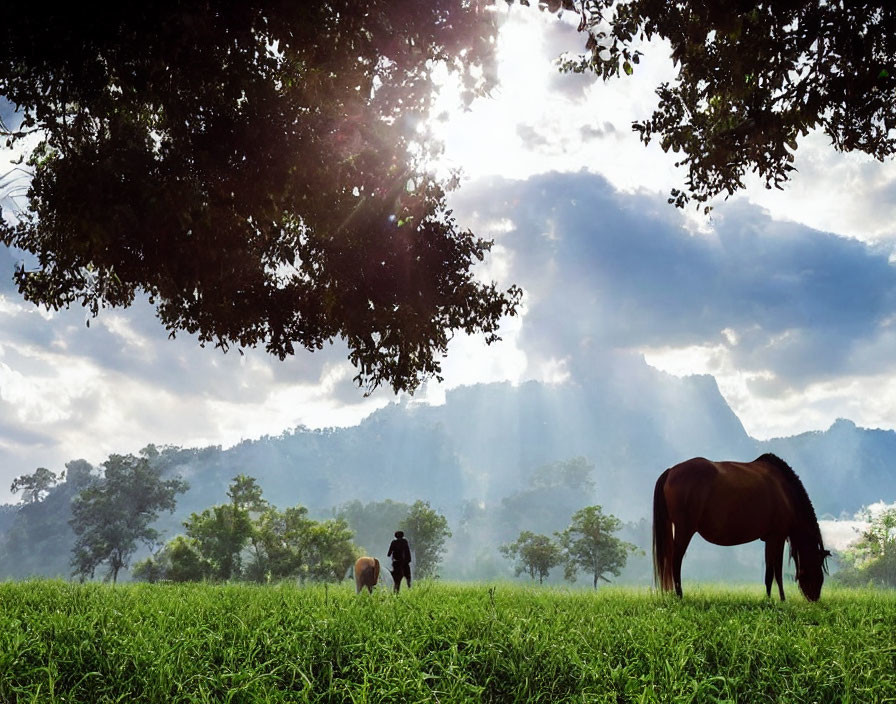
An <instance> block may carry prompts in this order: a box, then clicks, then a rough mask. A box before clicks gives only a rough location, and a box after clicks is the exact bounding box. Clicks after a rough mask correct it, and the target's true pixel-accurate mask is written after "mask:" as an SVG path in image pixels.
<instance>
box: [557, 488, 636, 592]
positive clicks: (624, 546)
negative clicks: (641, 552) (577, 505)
mask: <svg viewBox="0 0 896 704" xmlns="http://www.w3.org/2000/svg"><path fill="white" fill-rule="evenodd" d="M621 526H622V522H621V521H620V520H619V519H618V518H616V516H613V515H610V514H607V515H604V513H603V510H602V509H601V507H600V506H587V507H586V508H583V509H581V510H579V511H576V512H575V513H574V514H573V516H572V520H571V522H570V524H569V527H567V528H566V530H564V531H563V532H562V533H558V534H557V536H558V537H559V539H560V545H561V546H562V548H563V552H564V559H565V562H566V569H565V575H564V576H565V578H566V579H568V580H569V581H571V582H574V581H575V579H576V573H577V572H579V571H580V570H581V571H583V572H585V573H586V574H590V575H591V576H592V579H593V586H594V588H595V589H596V588H597V581H598V580H599V579H602V580H604V581H605V582H609V581H610V580H609V579H608V578H607V577H606V576H605V575H607V574H611V575H613V576H616V577H618V576H619V573H620V572H621V571H622V568H623V567H625V562H626V559H627V557H628V554H629V553H630V552H635V551H637V549H638V548H637V547H636V546H635V545H632V544H631V543H626V542H624V541H622V540H620V539H619V538H617V537H615V536H614V535H613V534H614V533H615V532H617V531H618V530H619V528H620V527H621Z"/></svg>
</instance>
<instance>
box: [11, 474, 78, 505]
mask: <svg viewBox="0 0 896 704" xmlns="http://www.w3.org/2000/svg"><path fill="white" fill-rule="evenodd" d="M64 477H65V472H64V471H63V472H61V473H60V474H59V475H58V476H57V475H56V473H55V472H51V471H50V470H49V469H47V468H46V467H38V468H37V469H36V470H34V474H23V475H22V476H21V477H16V478H15V479H14V480H13V482H12V486H11V487H9V490H10V492H12V493H13V494H16V493H18V492H19V491H21V492H22V503H26V504H29V503H37V502H38V501H40V500H41V499H42V498H43V496H44V494H46V493H47V492H48V491H49V490H50V489H51V488H52V487H53V486H54V485H55V484H56V483H57V482H59V481H61V480H62V479H63V478H64Z"/></svg>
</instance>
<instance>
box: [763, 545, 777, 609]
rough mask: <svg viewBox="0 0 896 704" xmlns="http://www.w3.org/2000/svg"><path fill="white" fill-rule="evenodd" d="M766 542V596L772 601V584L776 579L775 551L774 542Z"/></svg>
mask: <svg viewBox="0 0 896 704" xmlns="http://www.w3.org/2000/svg"><path fill="white" fill-rule="evenodd" d="M764 542H765V596H766V597H768V598H769V599H771V597H772V582H773V581H774V579H775V559H774V549H773V548H772V541H770V540H766V541H764Z"/></svg>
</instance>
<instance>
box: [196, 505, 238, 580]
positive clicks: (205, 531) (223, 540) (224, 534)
mask: <svg viewBox="0 0 896 704" xmlns="http://www.w3.org/2000/svg"><path fill="white" fill-rule="evenodd" d="M184 527H185V528H186V534H187V537H188V538H191V539H192V540H193V541H195V545H196V547H197V549H198V550H199V554H200V555H201V556H202V558H203V559H204V560H207V561H208V563H209V564H210V565H211V566H212V575H211V576H212V578H213V579H217V580H221V581H227V580H230V579H236V578H238V577H239V576H240V567H241V553H242V552H243V548H245V547H246V545H247V544H248V542H249V538H250V536H251V534H252V521H251V519H250V518H249V512H248V511H245V510H241V509H239V508H237V507H236V506H234V505H233V504H220V505H218V506H212V507H211V508H207V509H205V510H204V511H202V512H201V513H192V514H190V517H189V518H188V519H187V520H186V521H184Z"/></svg>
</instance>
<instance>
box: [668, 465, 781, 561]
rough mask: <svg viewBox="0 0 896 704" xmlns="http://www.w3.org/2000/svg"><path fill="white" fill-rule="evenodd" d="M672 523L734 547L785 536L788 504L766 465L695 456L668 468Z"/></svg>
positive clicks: (715, 541) (777, 481)
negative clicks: (712, 459) (715, 460)
mask: <svg viewBox="0 0 896 704" xmlns="http://www.w3.org/2000/svg"><path fill="white" fill-rule="evenodd" d="M664 493H665V497H666V501H667V503H668V506H669V514H670V518H671V519H672V522H673V523H675V524H677V525H682V526H684V525H687V526H688V527H689V528H692V529H693V530H694V531H696V532H699V533H700V535H702V536H703V537H704V538H705V539H706V540H708V541H710V542H712V543H717V544H719V545H738V544H741V543H746V542H750V541H752V540H757V539H765V538H767V537H769V536H771V535H778V534H780V533H782V532H786V530H787V527H788V525H787V524H788V521H789V502H788V500H787V497H786V494H785V493H784V491H783V489H782V487H781V485H780V481H779V480H778V478H777V475H776V473H775V472H774V470H773V469H772V468H771V467H769V466H768V464H767V463H766V462H763V461H761V460H756V461H753V462H735V461H721V462H714V461H711V460H707V459H706V458H704V457H695V458H694V459H690V460H687V461H685V462H682V463H680V464H677V465H675V466H674V467H671V468H670V469H669V471H668V475H667V478H666V483H665V487H664Z"/></svg>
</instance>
